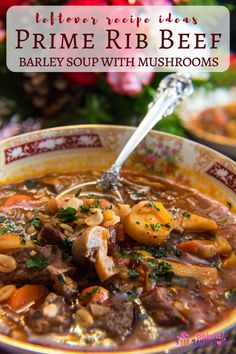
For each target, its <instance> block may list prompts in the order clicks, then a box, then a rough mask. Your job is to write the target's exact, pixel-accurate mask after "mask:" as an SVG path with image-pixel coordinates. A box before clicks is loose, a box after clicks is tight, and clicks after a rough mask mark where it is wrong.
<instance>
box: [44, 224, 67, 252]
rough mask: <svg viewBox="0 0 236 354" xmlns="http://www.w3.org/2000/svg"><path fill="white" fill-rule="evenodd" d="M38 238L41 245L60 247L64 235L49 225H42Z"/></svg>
mask: <svg viewBox="0 0 236 354" xmlns="http://www.w3.org/2000/svg"><path fill="white" fill-rule="evenodd" d="M39 237H40V241H41V243H42V244H49V245H59V246H61V245H63V242H64V241H65V235H64V234H63V233H62V232H61V231H60V230H58V229H57V228H56V227H54V226H53V225H52V224H50V223H45V224H44V225H43V227H42V230H41V232H40V235H39Z"/></svg>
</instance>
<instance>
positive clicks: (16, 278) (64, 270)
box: [0, 246, 77, 297]
mask: <svg viewBox="0 0 236 354" xmlns="http://www.w3.org/2000/svg"><path fill="white" fill-rule="evenodd" d="M35 254H39V255H42V256H44V257H45V258H46V260H47V262H48V266H46V267H45V268H42V269H40V268H37V267H32V268H28V267H27V260H28V259H30V258H31V257H32V255H35ZM9 255H11V256H12V257H14V259H15V260H16V263H17V267H16V270H15V271H14V272H11V273H7V274H6V273H1V272H0V281H1V282H2V283H4V284H16V285H24V284H43V285H46V286H50V285H52V286H53V288H54V289H55V291H57V292H58V293H59V294H61V295H63V296H68V297H70V296H73V295H75V294H76V293H77V285H76V283H75V282H74V281H73V280H72V279H71V278H70V275H71V274H73V273H74V272H75V268H74V266H73V265H72V264H71V263H69V262H66V261H63V260H62V253H61V250H60V249H58V248H55V249H54V248H52V247H51V246H44V247H39V246H36V247H34V248H20V249H18V250H16V251H14V252H11V253H9Z"/></svg>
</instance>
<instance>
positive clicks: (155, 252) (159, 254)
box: [145, 246, 167, 258]
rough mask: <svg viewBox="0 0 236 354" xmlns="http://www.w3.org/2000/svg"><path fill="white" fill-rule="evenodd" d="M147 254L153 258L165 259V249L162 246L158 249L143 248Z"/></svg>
mask: <svg viewBox="0 0 236 354" xmlns="http://www.w3.org/2000/svg"><path fill="white" fill-rule="evenodd" d="M145 250H146V251H147V252H150V253H151V255H152V256H153V257H154V258H165V257H166V256H167V249H166V247H164V246H159V247H148V246H146V247H145Z"/></svg>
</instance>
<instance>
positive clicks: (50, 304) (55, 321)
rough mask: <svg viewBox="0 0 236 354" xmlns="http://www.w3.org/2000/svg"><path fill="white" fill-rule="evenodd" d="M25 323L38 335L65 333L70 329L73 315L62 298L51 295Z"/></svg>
mask: <svg viewBox="0 0 236 354" xmlns="http://www.w3.org/2000/svg"><path fill="white" fill-rule="evenodd" d="M25 322H26V324H27V326H28V327H29V328H30V329H31V330H32V331H33V332H35V333H38V334H45V333H51V332H54V333H65V332H66V331H68V330H69V328H70V325H71V322H72V313H71V310H70V307H69V305H68V304H67V303H66V302H65V299H64V298H63V297H62V296H58V295H56V294H54V293H50V294H49V295H48V296H47V297H46V299H45V302H44V303H43V305H42V306H41V307H40V308H38V309H31V310H30V311H29V313H28V314H27V316H26V317H25Z"/></svg>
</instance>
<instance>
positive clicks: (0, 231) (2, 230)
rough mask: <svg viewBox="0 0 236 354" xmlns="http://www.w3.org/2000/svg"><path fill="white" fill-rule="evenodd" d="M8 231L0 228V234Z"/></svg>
mask: <svg viewBox="0 0 236 354" xmlns="http://www.w3.org/2000/svg"><path fill="white" fill-rule="evenodd" d="M7 233H8V229H0V235H5V234H7Z"/></svg>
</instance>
